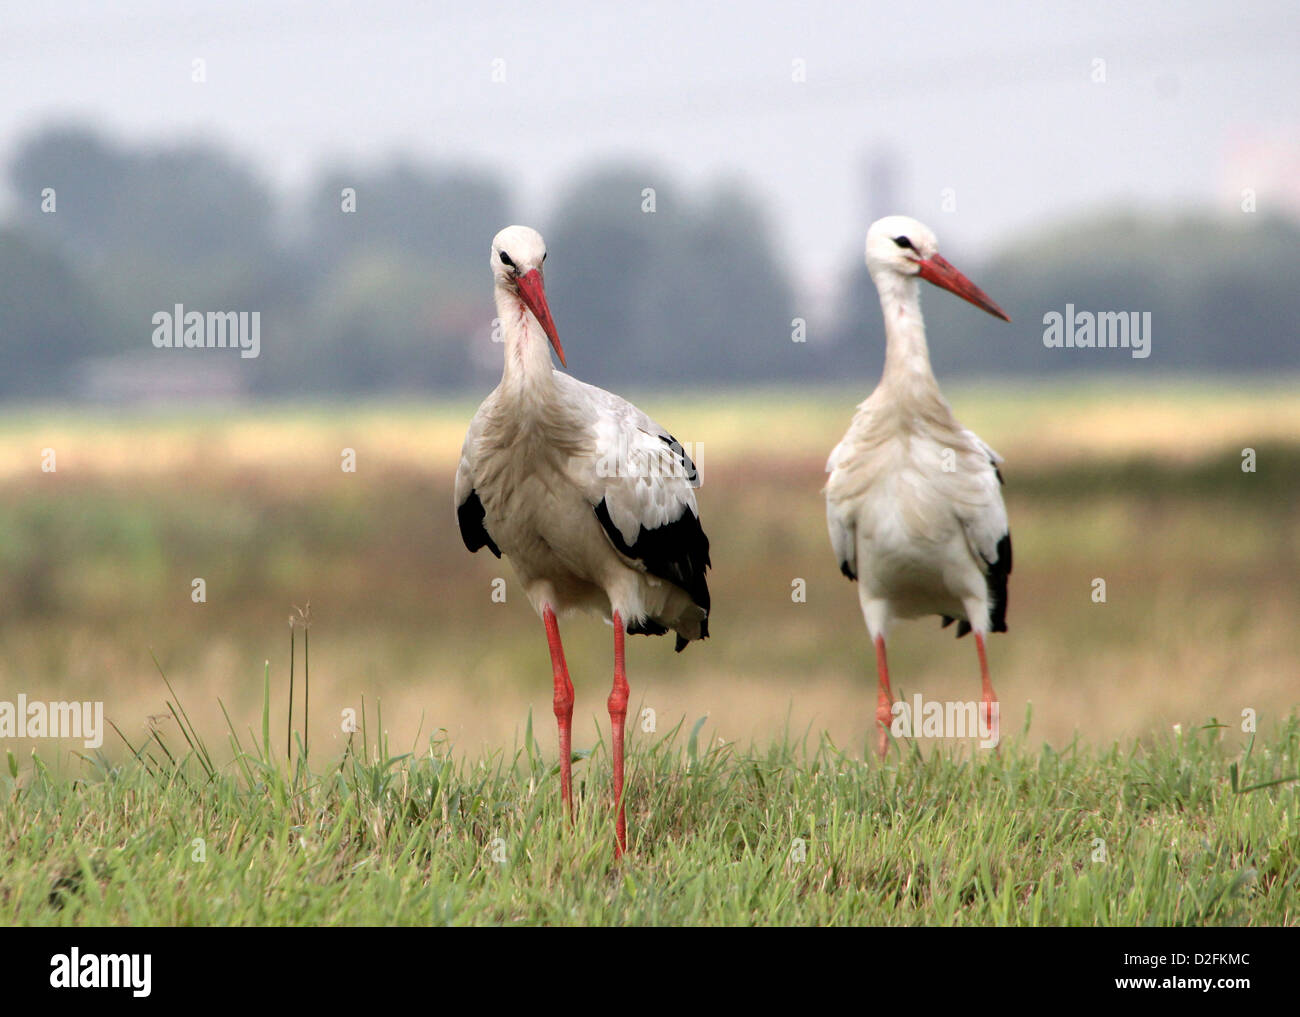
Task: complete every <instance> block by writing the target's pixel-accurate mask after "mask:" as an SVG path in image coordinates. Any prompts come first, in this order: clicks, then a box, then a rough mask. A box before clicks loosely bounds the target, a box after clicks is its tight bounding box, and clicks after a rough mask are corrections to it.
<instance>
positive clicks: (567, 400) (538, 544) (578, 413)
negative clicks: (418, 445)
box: [456, 226, 709, 855]
mask: <svg viewBox="0 0 1300 1017" xmlns="http://www.w3.org/2000/svg"><path fill="white" fill-rule="evenodd" d="M545 260H546V244H545V242H544V241H543V240H542V237H541V235H540V234H539V233H538V232H537V231H536V230H533V229H529V228H528V227H527V226H508V227H506V228H505V229H503V230H502V231H501V232H500V233H498V234H497V235H496V236H495V237H494V238H493V240H492V253H491V264H492V277H493V279H494V280H495V283H496V306H497V314H498V315H499V317H500V320H501V326H502V329H503V331H504V335H505V369H504V370H503V371H502V374H501V383H500V384H499V385H498V386H497V387H496V388H495V389H494V390H493V391H492V394H491V395H489V396H488V397H487V398H486V399H485V400H484V401H483V404H482V405H481V406H480V407H479V408H478V412H477V413H475V414H474V419H473V420H471V421H470V425H469V432H468V433H467V434H466V435H465V444H464V447H463V448H462V449H461V457H460V466H459V468H458V469H457V471H456V518H457V521H458V523H459V525H460V532H461V536H462V537H463V538H464V540H465V546H466V547H468V548H469V549H470V550H471V551H477V550H478V549H479V548H481V547H487V548H488V549H489V550H490V551H491V552H492V553H493V554H495V555H496V556H497V557H498V558H499V557H500V556H501V555H502V554H504V555H506V556H507V557H508V558H509V559H510V562H511V564H512V565H513V566H514V570H515V573H516V574H517V575H518V577H519V581H520V582H521V583H522V584H523V587H524V592H525V593H526V594H527V595H528V599H529V600H530V601H531V602H532V605H533V607H534V609H535V610H536V611H537V613H538V614H539V615H541V618H542V621H543V623H544V624H545V626H546V637H547V642H548V643H549V645H550V650H551V665H552V670H553V672H554V679H555V697H554V708H555V718H556V721H557V723H558V724H559V736H560V793H561V795H562V797H563V800H564V804H565V808H566V809H567V811H568V813H569V817H570V819H572V816H573V797H572V774H571V767H570V759H571V749H572V746H571V737H572V732H571V723H572V718H573V684H572V682H571V681H570V680H569V670H568V667H567V665H566V664H565V661H564V649H563V647H562V646H561V644H560V632H559V627H558V625H557V621H556V619H557V616H559V615H563V614H565V613H566V612H572V611H577V610H586V611H593V612H595V613H597V614H599V615H601V616H603V617H605V618H608V619H609V620H610V621H611V622H612V623H613V626H614V687H613V691H612V692H611V693H610V696H609V702H608V706H609V717H610V724H611V727H612V729H613V762H614V803H615V808H616V809H617V820H616V826H615V831H616V840H615V851H616V853H617V854H619V855H621V854H622V853H623V851H624V850H625V849H626V847H627V824H626V820H625V818H624V808H623V726H624V720H625V718H626V716H627V699H628V684H627V675H626V671H625V668H624V661H623V637H624V633H625V632H627V633H632V634H644V635H665V634H666V633H667V632H668V631H669V630H670V629H671V630H673V631H674V632H675V633H676V635H677V649H678V650H679V651H680V650H682V649H683V648H684V647H685V646H686V644H687V643H688V642H690V641H691V640H693V639H704V638H706V637H707V636H708V634H709V588H708V586H707V584H706V582H705V575H704V574H705V570H706V569H708V568H709V540H708V537H706V536H705V535H704V530H703V529H702V528H701V526H700V519H699V509H698V508H697V507H696V502H695V488H696V487H698V486H699V478H698V475H697V473H696V469H695V464H694V463H693V462H691V460H690V458H689V457H688V456H687V455H686V453H685V452H684V451H683V449H682V446H681V445H680V444H679V443H678V442H677V440H676V439H675V438H673V436H672V435H670V434H669V433H668V432H667V431H665V430H664V429H663V428H662V427H660V426H659V425H658V424H656V423H655V422H654V421H653V420H651V419H650V418H649V417H648V416H646V414H644V413H642V412H641V411H640V410H639V409H637V408H636V407H635V406H633V405H632V404H631V403H629V402H627V401H626V400H624V399H621V398H619V397H618V396H616V395H613V394H612V393H609V392H606V391H604V390H603V389H599V388H596V387H595V386H593V385H587V384H584V383H583V382H581V381H577V380H576V379H574V378H572V377H570V376H569V375H567V374H562V373H561V372H560V371H557V370H555V369H553V368H552V366H551V354H550V350H549V349H547V341H548V339H549V341H550V344H551V345H552V346H553V347H554V348H555V353H556V356H558V357H559V359H560V363H561V364H562V365H563V364H564V363H565V361H564V349H563V347H562V346H561V345H560V340H559V336H558V334H557V333H556V329H555V322H554V321H553V320H552V319H551V311H550V308H549V307H548V306H547V303H546V291H545V289H544V287H543V283H542V262H543V261H545Z"/></svg>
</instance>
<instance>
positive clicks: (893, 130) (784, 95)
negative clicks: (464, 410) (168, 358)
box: [0, 0, 1300, 283]
mask: <svg viewBox="0 0 1300 1017" xmlns="http://www.w3.org/2000/svg"><path fill="white" fill-rule="evenodd" d="M195 58H202V59H203V60H204V61H205V62H206V73H207V81H206V83H203V84H195V83H193V82H192V81H191V68H192V61H193V60H194V59H195ZM797 59H798V60H803V61H805V62H806V63H805V66H806V77H807V80H806V81H805V82H796V81H793V80H792V77H793V71H794V63H793V62H794V61H795V60H797ZM1096 59H1100V60H1104V61H1105V82H1104V83H1096V82H1094V81H1093V80H1092V79H1093V76H1094V73H1095V65H1094V60H1096ZM495 60H502V61H504V71H505V77H506V80H505V83H495V82H494V81H493V80H492V77H493V70H494V63H493V62H494V61H495ZM495 67H496V68H497V69H500V67H501V65H500V64H497V65H495ZM1298 96H1300V4H1297V3H1296V2H1295V0H1277V2H1273V0H1246V2H1240V3H1235V4H1227V3H1223V2H1221V0H1220V2H1212V0H1191V2H1169V3H1150V4H1143V3H1140V2H1133V0H1119V2H1109V0H1106V2H1087V3H1079V4H1048V3H1004V4H1000V5H997V6H996V9H995V8H994V5H990V4H980V3H971V2H969V0H928V2H925V3H901V2H894V3H869V4H849V3H845V2H827V3H818V2H813V3H808V2H802V3H792V4H781V3H774V2H770V0H748V2H746V3H739V4H712V3H707V2H704V0H689V2H655V3H643V4H616V3H607V4H600V5H586V4H576V3H568V2H562V0H547V2H544V3H543V2H538V3H528V2H524V0H515V2H512V3H509V4H501V5H497V4H490V3H477V2H475V3H470V2H464V3H457V4H450V3H420V2H415V0H372V2H368V3H355V4H352V3H342V2H321V0H311V2H307V0H303V2H297V0H295V2H284V0H264V2H258V3H249V4H243V3H230V2H225V3H216V2H213V3H209V2H199V0H149V2H138V3H128V4H95V3H85V4H77V3H57V2H55V3H43V4H11V5H7V10H6V12H5V14H4V19H3V22H2V23H0V100H3V101H0V157H2V158H3V159H4V160H5V161H6V162H7V161H8V159H9V158H11V157H12V154H13V151H14V146H15V143H16V142H17V140H18V139H20V138H21V137H23V135H24V134H25V133H26V132H28V131H30V130H32V129H34V128H36V127H37V126H40V125H42V124H45V123H46V122H48V121H49V120H50V119H51V118H55V117H58V118H66V117H75V118H77V119H80V120H82V121H85V122H88V123H91V124H94V125H97V126H100V127H103V128H105V129H108V130H110V131H112V132H114V133H118V134H120V135H122V136H125V137H126V138H129V139H138V140H145V141H149V142H169V141H175V140H178V139H184V138H194V137H199V138H203V137H211V138H214V139H216V140H218V141H220V142H222V143H223V144H226V145H228V146H230V147H232V148H233V149H235V150H236V151H237V152H238V153H241V154H242V155H243V156H244V157H245V158H246V159H247V160H248V161H250V162H251V163H253V164H255V165H256V166H257V167H258V168H259V169H260V170H261V171H262V172H263V173H264V174H265V175H266V177H267V178H268V179H270V180H271V181H273V182H274V183H275V184H276V185H278V186H281V187H289V186H293V185H295V184H297V183H301V182H302V181H303V180H304V179H305V178H306V177H307V176H309V175H310V174H311V173H312V172H313V170H314V169H315V168H316V167H318V166H320V165H322V164H323V163H324V162H326V161H329V160H337V161H342V162H348V161H361V162H366V163H369V162H372V161H375V160H379V159H381V158H383V157H385V156H387V155H390V154H392V153H394V152H399V151H409V152H412V153H415V154H417V155H420V156H425V157H436V158H439V159H447V160H453V161H461V162H470V163H474V164H481V165H484V166H487V167H490V168H492V169H494V170H496V171H497V172H498V173H500V174H501V175H502V176H504V177H505V179H506V180H507V182H508V184H509V185H510V186H511V188H512V189H513V190H514V193H515V194H516V196H517V198H518V207H519V209H520V218H521V219H524V220H526V221H532V222H534V223H535V224H537V225H540V226H543V227H544V226H545V225H547V222H548V216H549V215H550V213H551V210H552V207H553V205H554V200H555V197H556V196H557V193H558V191H559V189H560V188H561V187H562V186H563V185H564V183H565V181H566V180H569V179H571V178H572V176H573V175H574V174H575V173H576V172H578V171H579V170H581V169H584V168H587V167H588V166H589V165H590V164H591V163H592V162H593V161H596V160H604V159H613V158H624V159H628V160H632V161H634V162H635V163H639V164H641V165H644V167H645V173H646V186H654V185H655V183H656V172H657V170H656V168H657V167H662V168H663V169H664V170H666V171H668V172H669V173H671V174H672V175H673V176H674V177H675V178H676V179H679V180H681V181H682V182H684V183H686V184H688V185H691V186H699V187H703V186H707V184H708V183H709V182H710V181H713V180H717V179H719V178H738V179H740V180H743V181H744V182H745V183H746V184H747V185H748V186H749V187H750V189H751V190H752V191H753V192H754V193H755V194H756V195H757V196H758V197H759V198H760V199H762V201H763V203H764V205H765V206H766V207H767V208H768V210H769V215H770V220H771V223H772V225H773V226H774V228H775V229H776V236H777V240H778V242H779V243H780V244H781V246H782V248H783V250H784V253H785V254H786V256H787V257H788V259H789V261H790V263H791V264H792V266H793V267H794V268H795V269H796V270H798V271H799V273H800V276H801V278H802V280H803V281H804V282H805V283H808V282H811V281H813V280H816V279H818V278H820V277H822V276H823V275H825V274H826V272H827V270H828V269H835V268H836V267H837V266H838V264H839V263H840V262H842V261H843V259H844V258H845V257H846V256H851V257H857V256H858V254H859V250H860V247H861V238H862V236H863V235H864V234H865V231H866V226H867V221H866V216H867V214H868V211H869V209H868V206H867V202H866V199H865V196H864V185H863V179H864V163H865V160H866V158H867V157H868V155H869V154H870V153H872V152H881V151H889V152H892V153H894V158H895V160H896V162H897V164H898V166H899V167H900V169H901V171H902V172H901V173H900V179H899V182H898V183H899V186H898V194H897V196H896V197H897V202H898V204H899V206H900V207H898V208H897V209H896V211H901V212H907V213H910V214H913V215H915V216H917V217H919V218H922V219H924V220H927V221H929V222H930V224H931V225H932V226H934V227H935V229H936V230H937V231H938V233H939V235H940V238H941V240H943V241H944V243H945V249H946V250H948V251H949V252H951V251H952V250H954V249H956V250H959V251H965V252H976V253H977V254H978V253H982V252H984V251H986V250H988V249H989V248H990V247H991V246H995V245H997V244H999V243H1003V242H1005V239H1006V238H1007V237H1008V236H1009V235H1011V234H1013V233H1014V232H1015V231H1017V230H1020V229H1023V228H1024V227H1026V226H1032V225H1033V224H1034V223H1036V222H1043V221H1049V220H1051V219H1056V218H1059V217H1061V216H1063V215H1067V214H1071V213H1075V212H1078V211H1081V210H1086V209H1091V208H1094V207H1098V206H1101V205H1104V204H1107V203H1110V202H1116V201H1127V202H1130V203H1139V204H1142V205H1144V206H1149V207H1159V208H1170V207H1177V206H1180V205H1183V204H1186V203H1193V204H1198V205H1203V206H1206V207H1211V206H1213V207H1220V208H1223V209H1224V210H1225V213H1226V212H1227V211H1228V210H1229V209H1230V208H1231V206H1232V205H1233V204H1234V203H1235V200H1236V198H1235V195H1236V194H1237V193H1238V191H1239V188H1240V187H1244V186H1258V187H1261V188H1262V191H1261V198H1260V200H1261V203H1262V204H1267V200H1268V195H1267V193H1264V192H1266V191H1267V189H1268V187H1269V186H1275V184H1270V181H1275V180H1276V178H1277V176H1278V175H1279V171H1278V167H1277V163H1278V157H1279V155H1278V153H1279V150H1286V149H1287V148H1288V145H1289V146H1291V147H1290V149H1289V151H1290V153H1291V155H1290V158H1292V159H1294V157H1295V148H1294V145H1295V139H1296V138H1297V137H1300V115H1298V113H1297V109H1298V106H1300V100H1298V98H1297V97H1298ZM1243 151H1245V152H1247V154H1246V155H1245V156H1243V155H1242V154H1241V153H1242V152H1243ZM1234 153H1235V155H1234ZM1250 153H1254V154H1250ZM1256 162H1258V163H1259V165H1256ZM1266 163H1267V164H1270V165H1265V164H1266ZM1294 168H1295V167H1294V164H1293V165H1292V169H1294ZM1247 177H1249V178H1251V179H1245V178H1247ZM1255 178H1258V179H1255ZM944 188H952V189H953V190H954V191H955V195H956V201H957V210H956V212H948V211H944V210H943V209H942V207H941V204H940V201H941V192H942V191H943V189H944ZM489 239H490V238H488V237H484V241H483V242H484V248H485V249H486V247H487V244H488V241H489Z"/></svg>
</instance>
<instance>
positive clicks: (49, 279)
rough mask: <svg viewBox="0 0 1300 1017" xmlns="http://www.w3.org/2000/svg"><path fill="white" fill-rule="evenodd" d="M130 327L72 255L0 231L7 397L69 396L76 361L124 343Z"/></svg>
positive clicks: (0, 384)
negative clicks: (81, 271) (73, 262)
mask: <svg viewBox="0 0 1300 1017" xmlns="http://www.w3.org/2000/svg"><path fill="white" fill-rule="evenodd" d="M122 332H123V329H122V324H121V323H120V322H118V321H116V320H114V318H113V316H112V315H111V313H109V312H108V311H107V310H106V309H105V308H104V306H103V305H102V304H101V303H100V302H99V301H98V300H97V299H96V297H95V295H94V293H93V291H92V290H91V289H90V287H88V286H87V285H86V283H85V282H84V281H83V280H82V279H81V278H80V276H78V274H77V273H76V271H75V270H74V269H73V268H72V267H71V266H70V265H69V264H68V263H67V261H66V260H64V259H63V258H61V257H59V256H58V255H57V254H56V253H54V252H53V251H52V250H50V249H49V248H47V247H43V246H41V245H38V244H34V243H32V241H30V240H29V239H28V238H26V237H25V236H23V235H22V234H20V233H18V232H16V231H15V230H13V229H0V352H2V353H3V356H4V368H3V369H2V370H0V398H19V399H51V398H63V397H65V396H67V395H68V384H69V381H70V380H71V372H72V370H73V369H74V367H75V365H76V363H77V362H78V361H79V360H81V359H82V358H84V357H89V356H95V355H99V354H103V353H106V352H109V351H111V350H112V349H113V348H114V347H117V346H120V344H121V342H122Z"/></svg>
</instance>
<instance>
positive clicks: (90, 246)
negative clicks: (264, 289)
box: [10, 126, 274, 264]
mask: <svg viewBox="0 0 1300 1017" xmlns="http://www.w3.org/2000/svg"><path fill="white" fill-rule="evenodd" d="M10 182H11V187H12V189H13V191H14V193H15V195H16V197H17V199H18V200H17V205H16V207H17V210H18V214H19V217H20V220H21V221H24V222H27V223H34V222H37V221H40V222H41V223H42V225H43V226H46V227H48V228H49V229H50V230H52V231H53V233H54V234H55V235H57V236H59V237H60V238H61V239H63V240H65V241H67V242H69V245H70V250H71V251H72V253H73V256H74V257H77V258H79V259H80V258H88V259H94V258H96V257H101V256H123V255H125V256H132V255H146V256H148V257H149V258H150V259H151V260H152V261H155V262H157V263H160V264H165V263H167V262H169V261H179V262H181V263H185V264H210V263H212V262H213V261H220V260H224V259H236V258H243V259H247V258H249V257H255V256H257V255H259V254H261V253H263V252H265V251H268V250H270V249H271V248H272V247H273V246H274V244H273V222H272V215H273V211H274V207H273V202H272V199H271V196H270V194H269V193H268V191H267V190H266V188H265V187H264V186H263V185H262V183H261V182H260V181H259V180H258V179H257V177H256V176H255V175H254V174H253V173H252V172H250V171H249V170H247V169H245V168H243V167H241V166H239V165H238V164H237V163H236V162H235V161H234V160H232V159H231V157H230V156H229V155H228V154H227V153H226V152H224V151H222V150H221V149H219V148H216V147H215V146H212V145H207V144H196V143H191V144H187V145H183V146H179V147H175V148H167V149H153V148H136V149H130V148H121V147H118V146H117V145H116V144H113V143H111V142H109V141H107V140H106V139H104V138H103V137H102V136H101V135H99V134H98V133H96V132H94V131H92V130H90V129H87V128H84V127H77V126H61V127H53V128H49V129H46V130H43V131H40V132H38V133H37V134H35V135H33V136H32V137H30V138H28V139H27V140H26V141H25V142H23V143H22V144H21V145H20V146H19V149H18V154H17V156H16V157H15V158H14V160H13V164H12V166H11V169H10ZM45 188H54V189H55V192H56V195H57V201H58V211H57V213H56V214H54V215H45V214H43V213H42V212H41V210H40V204H39V203H40V195H41V193H42V191H43V190H44V189H45Z"/></svg>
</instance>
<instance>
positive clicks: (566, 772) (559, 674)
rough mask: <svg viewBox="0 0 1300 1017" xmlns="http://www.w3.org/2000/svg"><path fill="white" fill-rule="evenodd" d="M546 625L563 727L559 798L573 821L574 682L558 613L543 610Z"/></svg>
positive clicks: (558, 718) (557, 708) (557, 716)
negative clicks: (563, 644)
mask: <svg viewBox="0 0 1300 1017" xmlns="http://www.w3.org/2000/svg"><path fill="white" fill-rule="evenodd" d="M542 621H543V622H545V623H546V642H547V644H548V645H549V646H550V648H551V670H552V671H554V672H555V700H554V706H555V720H556V722H557V723H558V724H559V726H560V796H561V797H562V798H563V799H564V808H565V811H567V812H568V814H569V821H570V822H572V821H573V682H571V681H569V666H568V665H567V664H566V663H565V662H564V647H563V646H561V645H560V626H559V625H557V624H556V622H555V612H554V611H552V610H551V609H550V607H545V608H543V609H542Z"/></svg>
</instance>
